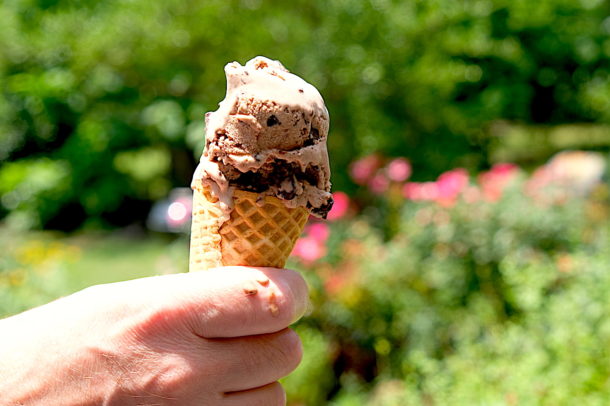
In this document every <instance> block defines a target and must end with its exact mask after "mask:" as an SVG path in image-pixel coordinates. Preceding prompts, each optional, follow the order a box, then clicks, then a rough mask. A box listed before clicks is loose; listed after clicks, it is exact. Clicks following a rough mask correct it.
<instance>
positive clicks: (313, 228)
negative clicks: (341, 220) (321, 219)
mask: <svg viewBox="0 0 610 406" xmlns="http://www.w3.org/2000/svg"><path fill="white" fill-rule="evenodd" d="M305 233H306V234H307V236H308V237H311V238H313V239H315V240H316V241H319V242H322V243H324V242H326V240H328V236H329V235H330V228H329V227H328V225H327V224H325V223H312V224H310V225H308V226H307V227H306V228H305Z"/></svg>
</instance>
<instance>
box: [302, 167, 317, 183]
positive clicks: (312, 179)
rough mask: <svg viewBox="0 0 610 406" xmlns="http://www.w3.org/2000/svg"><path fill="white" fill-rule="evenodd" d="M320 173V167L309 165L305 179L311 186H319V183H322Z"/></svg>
mask: <svg viewBox="0 0 610 406" xmlns="http://www.w3.org/2000/svg"><path fill="white" fill-rule="evenodd" d="M319 173H320V167H318V166H317V165H309V166H308V167H307V168H306V169H305V173H304V174H303V175H304V176H303V178H304V180H305V182H307V183H309V184H310V185H312V186H318V183H319V182H320V176H319Z"/></svg>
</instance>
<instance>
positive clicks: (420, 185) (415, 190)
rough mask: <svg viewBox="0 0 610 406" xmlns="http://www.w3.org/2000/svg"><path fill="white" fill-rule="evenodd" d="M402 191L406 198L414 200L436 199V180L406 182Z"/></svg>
mask: <svg viewBox="0 0 610 406" xmlns="http://www.w3.org/2000/svg"><path fill="white" fill-rule="evenodd" d="M402 192H403V195H404V196H405V197H406V198H407V199H411V200H415V201H428V200H436V199H437V198H438V196H439V191H438V185H437V183H436V182H408V183H406V184H405V186H404V187H403V189H402Z"/></svg>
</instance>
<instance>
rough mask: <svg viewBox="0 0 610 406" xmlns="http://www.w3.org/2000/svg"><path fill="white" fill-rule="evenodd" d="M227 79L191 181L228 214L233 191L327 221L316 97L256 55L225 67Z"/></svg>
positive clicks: (324, 120)
mask: <svg viewBox="0 0 610 406" xmlns="http://www.w3.org/2000/svg"><path fill="white" fill-rule="evenodd" d="M225 73H226V76H227V94H226V97H225V99H224V100H223V101H222V102H220V105H219V108H218V110H216V111H214V112H210V113H207V114H206V132H205V139H206V147H205V151H204V153H203V155H202V157H201V161H200V164H199V166H198V169H197V171H196V173H195V176H194V179H193V182H203V184H204V185H206V186H209V187H210V188H211V190H212V194H214V195H216V196H217V197H218V198H219V199H220V201H221V202H222V203H223V204H225V205H226V206H227V209H228V210H230V208H231V207H232V202H231V196H232V192H233V190H235V189H238V190H245V191H251V192H254V193H258V194H260V195H261V196H274V197H277V198H279V199H281V200H282V201H283V202H284V204H285V205H286V206H287V207H293V208H294V207H305V208H306V209H307V210H308V211H309V212H310V213H311V214H313V215H315V216H318V217H326V214H327V213H328V211H329V210H330V208H331V206H332V196H331V194H330V168H329V162H328V152H327V149H326V137H327V135H328V128H329V117H328V111H327V109H326V106H325V105H324V100H323V99H322V96H321V95H320V93H319V92H318V90H317V89H316V88H315V87H313V86H312V85H310V84H309V83H307V82H305V81H304V80H303V79H301V78H300V77H298V76H296V75H293V74H292V73H290V72H288V71H287V70H286V68H284V66H283V65H282V64H281V63H280V62H278V61H272V60H270V59H267V58H265V57H261V56H259V57H256V58H254V59H252V60H250V61H249V62H248V63H246V65H245V66H241V65H240V64H239V63H237V62H233V63H229V64H228V65H227V66H226V67H225Z"/></svg>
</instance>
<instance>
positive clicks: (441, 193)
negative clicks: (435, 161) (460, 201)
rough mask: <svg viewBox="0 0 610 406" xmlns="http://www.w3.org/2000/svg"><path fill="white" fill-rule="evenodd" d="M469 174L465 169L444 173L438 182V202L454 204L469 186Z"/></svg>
mask: <svg viewBox="0 0 610 406" xmlns="http://www.w3.org/2000/svg"><path fill="white" fill-rule="evenodd" d="M468 180H469V177H468V172H467V171H466V169H463V168H456V169H452V170H450V171H447V172H445V173H442V174H441V175H440V176H439V177H438V180H437V181H436V185H437V190H438V196H437V199H438V200H442V201H444V202H453V201H455V199H456V198H457V197H458V195H459V194H460V193H461V192H462V191H463V190H464V188H465V187H466V186H468Z"/></svg>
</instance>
